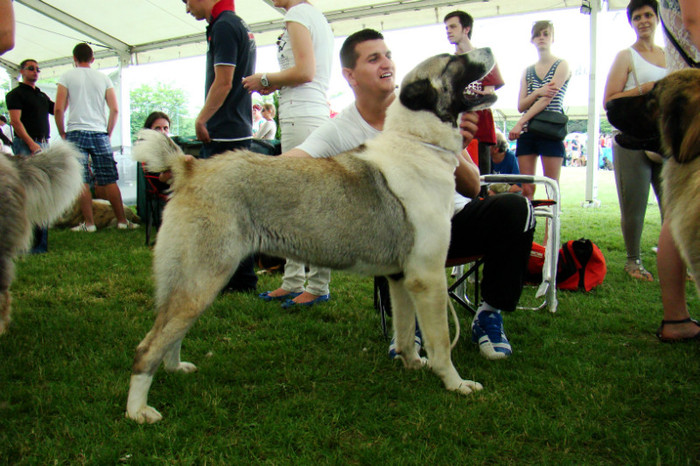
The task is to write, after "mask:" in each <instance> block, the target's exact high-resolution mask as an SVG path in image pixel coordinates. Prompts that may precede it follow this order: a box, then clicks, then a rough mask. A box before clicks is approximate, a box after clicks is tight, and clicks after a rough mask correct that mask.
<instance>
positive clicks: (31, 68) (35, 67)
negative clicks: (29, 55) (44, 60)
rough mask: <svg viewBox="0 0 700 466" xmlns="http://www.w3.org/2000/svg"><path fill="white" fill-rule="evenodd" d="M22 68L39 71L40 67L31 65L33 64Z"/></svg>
mask: <svg viewBox="0 0 700 466" xmlns="http://www.w3.org/2000/svg"><path fill="white" fill-rule="evenodd" d="M24 69H25V70H29V71H36V72H37V73H41V69H39V67H38V66H33V65H30V66H25V67H24Z"/></svg>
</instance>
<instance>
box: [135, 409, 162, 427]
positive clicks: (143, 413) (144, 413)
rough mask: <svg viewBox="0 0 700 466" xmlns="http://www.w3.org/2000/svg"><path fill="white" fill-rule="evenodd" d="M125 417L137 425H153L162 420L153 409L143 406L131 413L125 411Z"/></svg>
mask: <svg viewBox="0 0 700 466" xmlns="http://www.w3.org/2000/svg"><path fill="white" fill-rule="evenodd" d="M126 417H127V418H129V419H131V420H133V421H136V422H138V423H139V424H143V423H148V424H153V423H156V422H158V421H160V420H161V419H163V416H162V415H161V414H160V413H159V412H158V411H157V410H156V409H155V408H152V407H150V406H145V407H143V408H141V409H138V410H136V411H135V412H133V413H132V412H129V411H128V410H127V412H126Z"/></svg>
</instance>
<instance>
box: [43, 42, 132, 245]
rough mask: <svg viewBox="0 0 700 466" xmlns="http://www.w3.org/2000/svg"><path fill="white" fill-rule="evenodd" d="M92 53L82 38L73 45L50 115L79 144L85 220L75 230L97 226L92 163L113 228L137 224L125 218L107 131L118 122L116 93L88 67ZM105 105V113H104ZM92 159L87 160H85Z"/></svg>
mask: <svg viewBox="0 0 700 466" xmlns="http://www.w3.org/2000/svg"><path fill="white" fill-rule="evenodd" d="M93 61H95V57H94V56H93V53H92V48H90V46H89V45H88V44H85V43H81V44H78V45H76V46H75V48H73V62H74V63H75V68H73V69H72V70H70V71H67V72H66V73H65V74H64V75H63V76H61V78H60V79H59V80H58V88H57V89H56V106H55V109H54V115H55V117H56V127H57V128H58V132H59V134H60V135H61V137H62V138H63V139H66V140H68V141H70V142H72V143H73V144H75V146H76V147H77V148H78V149H79V150H80V152H81V153H82V154H83V156H84V160H83V166H84V171H83V182H84V183H85V185H84V188H83V192H82V193H81V195H80V210H81V211H82V213H83V218H84V219H85V221H84V222H83V223H81V224H80V225H78V226H77V227H75V228H73V231H84V232H89V233H92V232H94V231H96V230H97V228H96V227H95V222H94V219H93V216H92V194H91V193H90V178H91V174H90V168H92V172H93V174H94V176H95V192H96V193H99V194H100V195H102V196H104V197H105V198H106V199H107V200H108V201H109V203H110V204H111V205H112V210H113V211H114V215H115V217H116V218H117V228H119V229H121V230H126V229H132V228H136V227H138V225H135V224H133V223H131V222H129V221H128V220H127V219H126V216H125V215H124V204H123V202H122V193H121V191H120V190H119V186H118V185H117V180H118V179H119V173H118V172H117V166H116V163H115V161H114V154H113V153H112V144H111V142H110V136H111V135H112V130H114V126H115V125H116V123H117V113H118V105H117V96H116V93H115V92H114V86H113V85H112V81H110V79H109V78H108V77H107V76H105V75H104V74H102V73H100V72H99V71H97V70H93V69H92V68H90V65H91V64H92V62H93ZM69 104H70V111H69V112H68V125H67V128H66V127H65V125H64V121H65V111H66V109H67V108H68V106H69ZM105 104H106V105H107V107H108V108H109V117H108V116H107V114H106V113H105ZM89 158H90V159H91V160H92V164H91V165H89V160H88V159H89Z"/></svg>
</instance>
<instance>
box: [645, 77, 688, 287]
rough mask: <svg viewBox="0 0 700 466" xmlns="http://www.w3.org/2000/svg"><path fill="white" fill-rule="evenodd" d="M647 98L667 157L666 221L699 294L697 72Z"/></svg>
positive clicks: (664, 82)
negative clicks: (667, 220)
mask: <svg viewBox="0 0 700 466" xmlns="http://www.w3.org/2000/svg"><path fill="white" fill-rule="evenodd" d="M649 97H650V99H649V110H650V112H649V113H650V114H651V115H653V116H654V117H656V118H657V120H658V124H659V130H660V133H661V145H662V147H663V149H664V153H665V155H666V156H667V157H669V158H668V160H666V162H665V163H664V168H663V171H662V172H661V177H662V187H663V205H664V215H665V216H666V217H667V218H668V219H669V222H670V223H669V226H670V229H671V233H672V235H673V239H674V241H675V242H676V244H677V245H678V250H679V251H680V253H681V256H682V257H683V259H684V260H685V263H686V264H687V265H688V267H689V268H690V270H691V272H692V274H693V277H694V278H695V285H696V287H697V289H698V292H700V157H699V156H700V111H699V110H698V109H700V70H698V69H687V70H682V71H677V72H675V73H672V74H670V75H668V76H667V77H665V78H664V79H661V80H660V81H658V82H657V83H656V85H655V86H654V89H653V90H652V91H651V93H650V96H649Z"/></svg>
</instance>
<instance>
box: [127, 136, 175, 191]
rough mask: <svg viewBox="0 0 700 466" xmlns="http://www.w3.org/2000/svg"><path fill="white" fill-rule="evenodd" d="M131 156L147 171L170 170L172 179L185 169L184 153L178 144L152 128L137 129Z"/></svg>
mask: <svg viewBox="0 0 700 466" xmlns="http://www.w3.org/2000/svg"><path fill="white" fill-rule="evenodd" d="M131 158H132V159H134V160H136V161H137V162H141V163H143V164H144V167H145V169H146V171H149V172H153V173H160V172H164V171H166V170H171V171H172V173H173V178H174V179H177V178H178V175H180V172H181V171H183V170H184V169H185V154H184V153H183V152H182V149H180V146H178V145H177V144H175V143H174V142H173V140H172V139H170V138H169V137H168V136H166V135H164V134H162V133H159V132H158V131H154V130H152V129H142V130H141V131H139V133H138V135H137V141H136V144H135V145H134V148H133V150H132V151H131Z"/></svg>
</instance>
